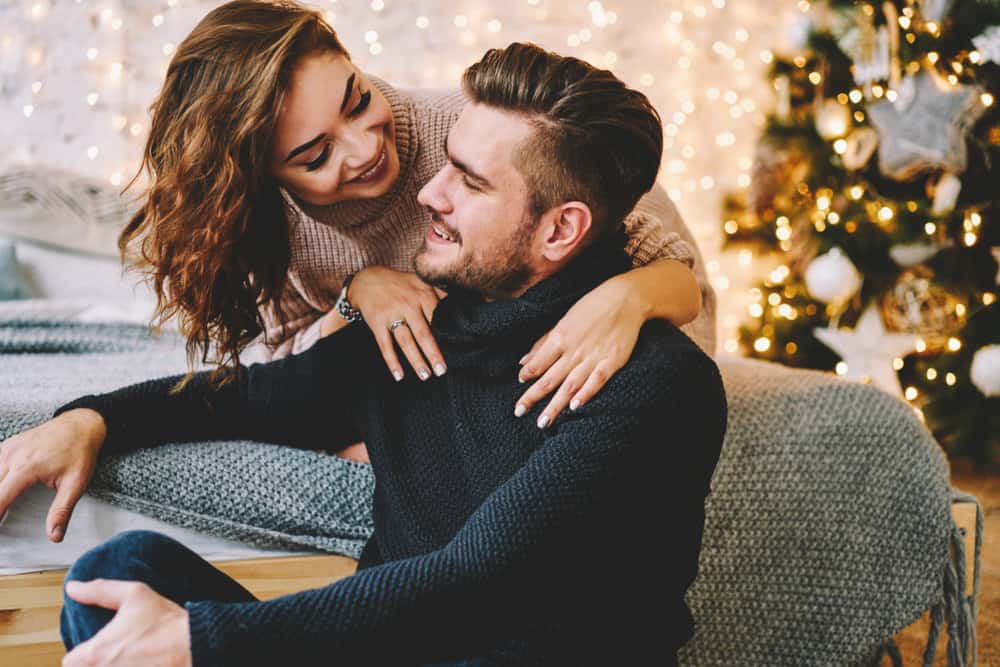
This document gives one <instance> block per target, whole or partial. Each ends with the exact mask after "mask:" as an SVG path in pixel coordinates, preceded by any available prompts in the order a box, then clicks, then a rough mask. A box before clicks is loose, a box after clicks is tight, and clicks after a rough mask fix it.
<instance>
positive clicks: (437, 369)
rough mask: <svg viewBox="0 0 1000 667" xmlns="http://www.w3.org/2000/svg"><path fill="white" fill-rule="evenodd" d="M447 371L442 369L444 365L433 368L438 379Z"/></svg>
mask: <svg viewBox="0 0 1000 667" xmlns="http://www.w3.org/2000/svg"><path fill="white" fill-rule="evenodd" d="M447 370H448V369H447V368H445V367H444V364H436V365H435V366H434V372H435V373H437V376H438V377H441V376H442V375H444V374H445V371H447Z"/></svg>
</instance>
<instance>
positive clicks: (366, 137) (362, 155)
mask: <svg viewBox="0 0 1000 667" xmlns="http://www.w3.org/2000/svg"><path fill="white" fill-rule="evenodd" d="M340 143H341V146H342V147H343V149H344V151H345V153H346V154H347V157H345V158H344V164H345V165H346V166H347V167H348V168H350V169H360V168H362V167H367V166H369V165H371V163H372V162H373V161H375V160H377V159H378V157H379V156H378V151H379V150H380V149H381V148H384V146H379V133H377V132H369V131H367V130H361V129H358V130H355V131H351V132H345V133H343V136H342V137H341V139H340Z"/></svg>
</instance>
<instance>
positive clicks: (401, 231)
mask: <svg viewBox="0 0 1000 667" xmlns="http://www.w3.org/2000/svg"><path fill="white" fill-rule="evenodd" d="M368 78H369V79H370V80H371V81H372V82H373V83H374V85H375V86H377V87H378V89H379V90H380V91H381V92H382V94H383V95H385V97H386V99H387V100H388V102H389V105H390V107H391V109H392V114H393V119H394V121H395V125H396V148H397V150H398V152H399V165H400V172H399V177H398V178H397V180H396V183H395V184H394V185H393V187H392V189H391V190H390V191H389V192H387V193H386V194H384V195H382V196H381V197H377V198H374V199H353V200H348V201H344V202H338V203H336V204H331V205H327V206H313V205H311V204H308V203H306V202H303V201H301V200H299V199H297V198H296V197H294V196H293V195H292V194H291V193H289V192H288V191H287V190H285V189H282V191H281V192H282V195H283V197H284V199H285V203H286V204H287V206H288V211H289V219H290V223H291V245H292V257H291V266H290V268H289V272H288V283H287V285H286V289H285V292H284V294H283V295H282V300H281V307H282V309H283V311H284V315H285V319H286V324H285V326H284V327H282V326H281V322H280V321H279V320H278V318H277V315H276V313H275V310H274V308H273V307H272V306H268V307H265V308H264V311H263V314H264V321H265V325H266V328H265V331H264V334H262V335H261V337H259V338H258V340H257V341H255V343H253V344H252V345H251V346H250V347H249V348H248V349H247V351H246V355H247V359H249V360H273V359H278V358H281V357H284V356H287V355H288V354H298V353H299V352H302V351H303V350H306V349H307V348H309V347H311V346H312V345H314V344H315V343H316V341H317V340H318V339H319V327H320V324H319V319H320V318H321V317H322V316H323V315H325V314H326V313H327V312H329V311H330V310H331V309H332V308H333V306H334V304H336V302H337V297H338V296H339V295H340V288H341V285H342V284H343V281H344V277H345V276H346V275H347V274H349V273H356V272H358V271H360V270H361V269H363V268H364V267H366V266H372V265H380V266H387V267H389V268H392V269H396V270H397V271H412V270H413V256H414V255H415V254H416V251H417V250H418V249H419V248H420V245H421V243H423V239H424V236H425V235H426V233H427V225H428V224H430V218H429V217H428V215H427V212H426V211H425V210H424V209H423V207H421V206H420V204H419V203H418V202H417V193H418V192H419V191H420V188H421V187H423V185H424V184H425V183H427V182H428V181H429V180H430V179H431V177H432V176H434V174H436V173H437V172H438V171H439V170H440V169H441V167H443V166H444V164H445V162H446V156H445V153H444V142H445V139H446V138H447V136H448V130H449V129H450V128H451V126H452V125H453V124H454V123H455V121H456V120H457V119H458V115H459V113H461V110H462V107H463V106H464V104H465V101H466V100H465V98H464V97H463V95H462V93H461V92H460V91H458V90H415V91H402V90H397V89H395V88H393V87H392V86H390V85H389V84H387V83H385V82H384V81H381V80H380V79H378V78H376V77H373V76H369V77H368ZM625 227H626V230H627V231H628V233H629V237H630V238H629V241H628V243H627V245H626V250H627V252H628V253H629V255H630V256H631V257H632V261H633V264H634V265H635V266H641V265H644V264H647V263H649V262H650V261H653V260H654V259H660V258H672V259H677V260H680V261H683V262H685V263H687V264H688V265H689V266H693V269H694V271H695V274H696V276H697V278H698V283H699V285H700V286H701V290H702V311H701V313H700V314H699V316H698V318H697V319H695V320H694V321H693V322H691V323H689V324H688V325H686V327H685V328H684V331H685V333H687V334H688V335H689V336H690V337H691V338H692V339H693V340H694V341H695V342H696V343H698V345H699V346H700V347H701V348H702V349H703V350H705V351H706V352H707V353H708V354H709V355H711V354H714V352H715V294H714V292H713V291H712V289H711V287H710V286H709V284H708V278H707V275H706V273H705V270H704V267H703V266H702V261H701V257H700V256H699V255H698V251H697V246H696V244H695V242H694V239H693V237H692V236H691V233H690V231H689V230H688V229H687V227H686V226H685V225H684V221H683V220H682V219H681V217H680V214H679V213H678V212H677V209H676V207H675V206H674V204H673V202H671V201H670V198H669V197H667V195H666V193H665V192H664V191H663V189H662V188H660V187H659V186H657V187H656V188H654V189H653V191H652V192H650V193H649V194H647V195H646V196H645V197H644V198H643V199H642V200H641V201H640V202H639V205H638V206H637V207H636V209H635V211H633V213H632V214H630V215H629V216H628V218H627V219H626V220H625ZM265 341H266V342H265Z"/></svg>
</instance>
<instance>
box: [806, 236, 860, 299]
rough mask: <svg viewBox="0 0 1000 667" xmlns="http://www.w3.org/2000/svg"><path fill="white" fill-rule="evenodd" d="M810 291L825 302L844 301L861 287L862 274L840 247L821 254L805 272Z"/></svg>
mask: <svg viewBox="0 0 1000 667" xmlns="http://www.w3.org/2000/svg"><path fill="white" fill-rule="evenodd" d="M805 279H806V288H807V289H808V290H809V293H810V294H811V295H812V296H813V297H814V298H815V299H818V300H819V301H822V302H824V303H842V302H844V301H846V300H847V299H849V298H851V297H852V296H854V293H855V292H857V291H858V288H859V287H861V274H860V273H858V270H857V268H855V266H854V264H853V263H852V262H851V259H850V258H849V257H848V256H847V255H846V254H844V252H843V251H842V250H841V249H840V248H830V251H829V252H827V253H826V254H824V255H820V256H819V257H817V258H815V259H814V260H813V261H812V262H810V263H809V266H807V267H806V272H805Z"/></svg>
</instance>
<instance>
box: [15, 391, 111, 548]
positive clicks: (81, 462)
mask: <svg viewBox="0 0 1000 667" xmlns="http://www.w3.org/2000/svg"><path fill="white" fill-rule="evenodd" d="M106 435H107V430H106V429H105V425H104V419H103V418H102V417H101V415H100V414H98V413H97V412H95V411H93V410H87V409H77V410H69V411H67V412H64V413H62V414H61V415H59V416H58V417H56V418H54V419H50V420H49V421H47V422H45V423H44V424H41V425H39V426H36V427H35V428H33V429H29V430H27V431H24V432H23V433H18V434H17V435H15V436H13V437H11V438H9V439H7V440H5V441H4V442H2V443H0V515H3V514H4V513H5V512H6V511H7V510H8V509H9V508H10V506H11V505H13V504H14V501H15V500H16V499H17V497H18V496H19V495H21V494H22V493H24V491H25V490H27V489H28V488H30V487H31V486H32V485H34V484H44V485H45V486H47V487H49V488H50V489H55V490H56V497H55V499H54V500H53V501H52V506H51V508H50V509H49V515H48V517H47V518H46V520H45V532H46V534H48V536H49V539H50V540H52V541H53V542H61V541H62V539H63V536H64V535H65V534H66V529H67V527H68V525H69V518H70V516H71V515H72V514H73V508H75V507H76V503H77V501H78V500H80V497H81V496H82V495H83V492H84V491H86V489H87V485H88V484H89V483H90V478H91V477H93V475H94V469H95V468H96V467H97V454H98V452H99V451H100V449H101V446H102V445H103V444H104V438H105V437H106Z"/></svg>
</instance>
